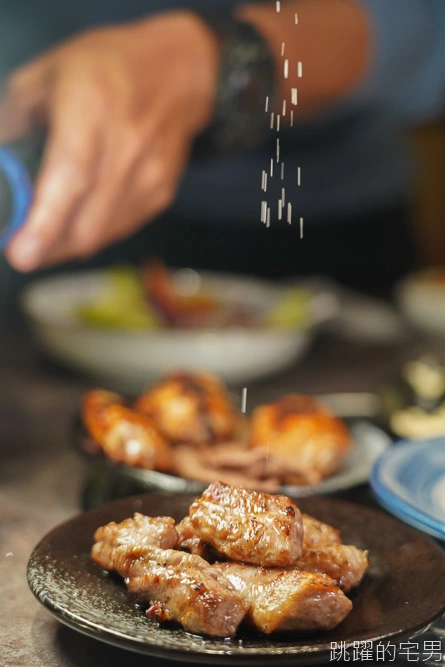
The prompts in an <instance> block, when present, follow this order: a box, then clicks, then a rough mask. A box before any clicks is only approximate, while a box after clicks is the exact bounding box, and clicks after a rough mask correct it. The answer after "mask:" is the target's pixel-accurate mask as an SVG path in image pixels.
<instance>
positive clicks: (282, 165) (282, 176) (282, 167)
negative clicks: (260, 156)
mask: <svg viewBox="0 0 445 667" xmlns="http://www.w3.org/2000/svg"><path fill="white" fill-rule="evenodd" d="M281 180H282V181H284V162H282V163H281Z"/></svg>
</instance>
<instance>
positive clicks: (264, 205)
mask: <svg viewBox="0 0 445 667" xmlns="http://www.w3.org/2000/svg"><path fill="white" fill-rule="evenodd" d="M266 218H267V201H262V202H261V222H264V223H265V222H266Z"/></svg>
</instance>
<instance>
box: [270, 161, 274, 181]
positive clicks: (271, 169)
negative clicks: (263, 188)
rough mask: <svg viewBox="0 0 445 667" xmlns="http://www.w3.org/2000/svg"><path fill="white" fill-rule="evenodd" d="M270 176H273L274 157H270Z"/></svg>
mask: <svg viewBox="0 0 445 667" xmlns="http://www.w3.org/2000/svg"><path fill="white" fill-rule="evenodd" d="M270 177H271V178H272V177H273V157H271V158H270Z"/></svg>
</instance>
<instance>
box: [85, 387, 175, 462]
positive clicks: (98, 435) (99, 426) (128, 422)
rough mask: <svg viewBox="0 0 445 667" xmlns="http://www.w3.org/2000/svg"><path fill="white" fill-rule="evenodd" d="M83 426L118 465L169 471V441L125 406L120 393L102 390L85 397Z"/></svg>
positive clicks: (150, 423) (93, 391)
mask: <svg viewBox="0 0 445 667" xmlns="http://www.w3.org/2000/svg"><path fill="white" fill-rule="evenodd" d="M82 419H83V423H84V425H85V427H86V429H87V431H88V433H89V434H90V436H91V437H92V438H93V440H94V441H95V442H96V443H97V444H98V445H99V446H100V447H101V448H102V449H103V451H104V452H105V454H107V456H109V457H110V459H112V460H113V461H116V462H117V463H125V464H127V465H130V466H138V467H140V468H147V469H149V470H152V469H156V470H169V469H170V468H171V465H172V455H171V448H170V444H169V442H168V441H167V440H166V438H165V437H164V436H163V435H162V434H161V432H160V430H159V429H158V428H157V426H156V425H155V424H154V422H153V421H152V420H151V419H150V418H149V417H148V416H147V415H145V414H143V413H141V412H138V411H137V410H133V409H132V408H129V407H127V406H125V405H124V404H123V399H122V398H121V397H120V396H119V395H118V394H112V393H111V392H108V391H102V390H100V389H97V390H92V391H89V392H87V393H86V394H85V396H84V399H83V405H82Z"/></svg>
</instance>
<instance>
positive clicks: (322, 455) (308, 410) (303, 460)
mask: <svg viewBox="0 0 445 667" xmlns="http://www.w3.org/2000/svg"><path fill="white" fill-rule="evenodd" d="M250 445H251V447H262V448H264V447H268V448H269V451H270V453H271V455H272V456H277V457H278V458H279V459H280V460H287V461H289V476H288V478H287V479H285V480H284V481H285V483H287V484H293V483H296V484H301V479H302V478H303V479H306V482H305V483H313V484H316V483H317V482H319V481H320V480H322V479H323V478H324V477H327V476H329V475H332V474H334V473H335V472H337V471H338V470H339V469H340V468H341V466H342V464H343V461H344V459H345V456H346V454H347V453H348V452H349V449H350V446H351V437H350V435H349V433H348V431H347V429H346V426H345V425H344V424H343V422H342V421H341V420H340V419H339V418H338V417H336V416H335V415H334V414H333V413H332V412H331V411H330V410H329V409H328V408H326V407H325V406H324V405H321V403H319V402H318V401H316V400H315V399H314V398H311V397H309V396H302V395H299V394H289V395H287V396H283V397H282V398H281V399H280V400H279V401H276V402H275V403H271V404H269V405H261V406H259V407H258V408H256V410H254V412H253V414H252V419H251V439H250ZM295 468H297V469H298V470H299V473H298V474H297V475H295V472H294V469H295ZM294 476H295V479H294Z"/></svg>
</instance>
